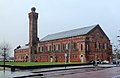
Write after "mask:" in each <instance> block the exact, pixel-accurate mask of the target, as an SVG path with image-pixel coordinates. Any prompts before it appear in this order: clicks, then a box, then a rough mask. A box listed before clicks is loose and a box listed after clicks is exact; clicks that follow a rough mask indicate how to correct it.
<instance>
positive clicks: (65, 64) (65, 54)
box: [64, 53, 67, 69]
mask: <svg viewBox="0 0 120 78" xmlns="http://www.w3.org/2000/svg"><path fill="white" fill-rule="evenodd" d="M64 56H65V69H66V57H67V54H66V53H65V55H64Z"/></svg>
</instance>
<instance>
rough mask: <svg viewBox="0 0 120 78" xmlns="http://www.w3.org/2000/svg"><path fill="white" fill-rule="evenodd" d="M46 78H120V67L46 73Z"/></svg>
mask: <svg viewBox="0 0 120 78" xmlns="http://www.w3.org/2000/svg"><path fill="white" fill-rule="evenodd" d="M35 78H39V77H35ZM44 78H120V67H113V68H105V69H104V68H87V69H75V70H66V71H58V72H48V73H44Z"/></svg>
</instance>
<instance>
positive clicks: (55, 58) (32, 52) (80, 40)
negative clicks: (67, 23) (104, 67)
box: [15, 10, 112, 63]
mask: <svg viewBox="0 0 120 78" xmlns="http://www.w3.org/2000/svg"><path fill="white" fill-rule="evenodd" d="M34 15H35V16H34ZM37 16H38V14H37V13H35V10H34V12H33V10H32V12H31V13H29V21H30V22H29V46H28V48H24V49H22V48H19V49H15V61H36V62H64V61H65V59H66V61H68V62H83V63H85V62H89V61H91V60H108V61H111V58H112V47H111V45H110V40H109V38H108V37H107V35H106V34H105V33H104V31H103V30H102V29H101V27H100V26H99V25H95V26H94V27H93V28H91V29H89V31H88V32H87V33H85V34H80V35H74V36H69V37H62V38H57V39H51V40H50V37H48V40H47V39H46V40H40V41H38V37H37ZM89 28H90V27H89ZM86 29H87V30H88V28H86ZM82 31H83V30H82ZM80 32H81V30H80ZM83 32H84V31H83ZM72 33H73V34H74V32H72ZM60 34H61V33H60ZM60 34H57V37H58V35H60ZM33 35H34V36H33ZM60 36H61V35H60ZM53 37H54V36H53ZM53 37H52V36H51V38H53ZM55 38H56V37H55ZM65 56H66V57H65ZM26 59H27V60H26Z"/></svg>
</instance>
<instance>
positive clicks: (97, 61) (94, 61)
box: [89, 60, 101, 64]
mask: <svg viewBox="0 0 120 78" xmlns="http://www.w3.org/2000/svg"><path fill="white" fill-rule="evenodd" d="M89 63H90V64H93V63H96V64H101V61H100V60H92V61H90V62H89Z"/></svg>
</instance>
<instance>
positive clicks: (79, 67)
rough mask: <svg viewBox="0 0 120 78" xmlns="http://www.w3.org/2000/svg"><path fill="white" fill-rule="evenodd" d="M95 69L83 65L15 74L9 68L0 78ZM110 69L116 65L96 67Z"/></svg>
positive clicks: (28, 77) (27, 76)
mask: <svg viewBox="0 0 120 78" xmlns="http://www.w3.org/2000/svg"><path fill="white" fill-rule="evenodd" d="M95 67H96V66H93V65H84V66H69V67H57V68H44V69H33V70H19V71H15V72H11V70H10V69H9V68H7V69H6V71H5V72H3V71H2V70H0V78H21V77H22V78H30V77H31V78H34V77H35V78H36V77H38V78H40V77H44V76H45V75H46V76H47V73H50V72H54V73H55V72H61V73H64V72H63V71H66V70H67V71H69V70H75V69H87V70H88V69H89V68H93V69H94V68H95ZM110 67H116V65H112V64H106V65H98V66H97V68H110ZM0 69H2V68H0ZM93 69H92V70H93ZM95 70H96V69H95ZM90 71H91V69H90ZM72 73H74V72H72ZM56 74H59V73H56ZM48 76H49V75H48ZM60 78H61V77H60ZM71 78H72V77H71Z"/></svg>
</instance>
